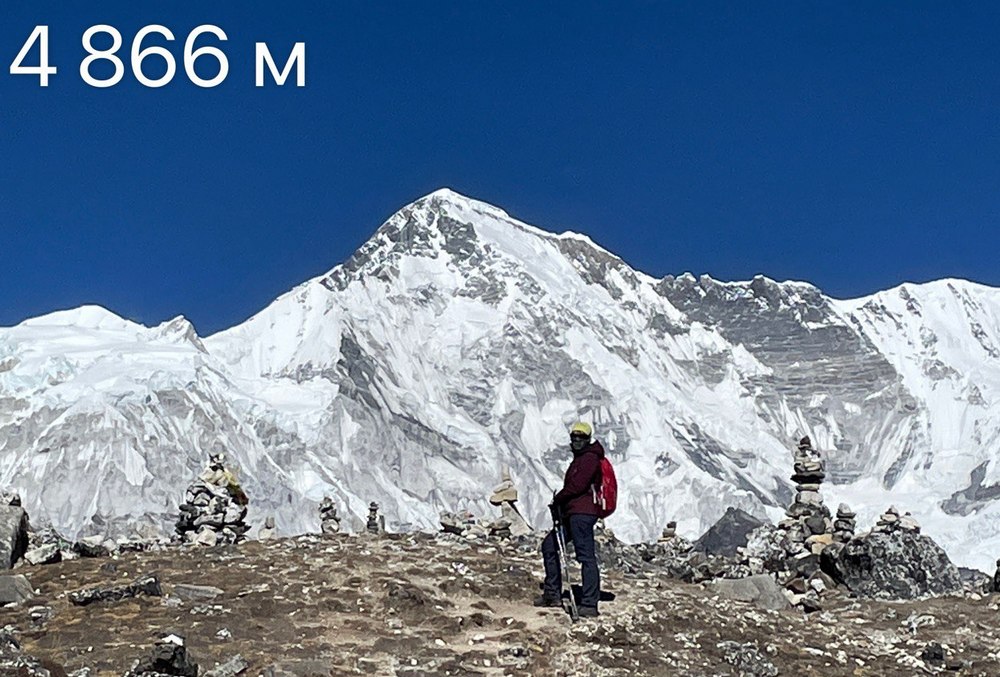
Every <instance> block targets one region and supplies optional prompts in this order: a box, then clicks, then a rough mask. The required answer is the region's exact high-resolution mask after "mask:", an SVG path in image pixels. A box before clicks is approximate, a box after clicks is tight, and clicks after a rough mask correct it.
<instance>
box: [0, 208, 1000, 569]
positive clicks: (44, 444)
mask: <svg viewBox="0 0 1000 677" xmlns="http://www.w3.org/2000/svg"><path fill="white" fill-rule="evenodd" d="M997 346H1000V292H998V291H997V290H994V289H990V288H987V287H982V286H978V285H974V284H971V283H967V282H960V281H942V282H937V283H930V284H927V285H904V286H903V287H900V288H898V289H895V290H890V291H887V292H883V293H880V294H877V295H875V296H872V297H869V298H865V299H859V300H855V301H837V300H833V299H830V298H829V297H826V296H824V295H823V294H822V293H821V292H820V291H819V290H817V289H816V288H814V287H812V286H810V285H807V284H803V283H776V282H773V281H771V280H767V279H765V278H757V279H755V280H753V281H751V282H748V283H720V282H716V281H714V280H711V279H709V278H706V277H703V278H700V279H696V278H694V277H693V276H690V275H684V276H681V277H678V278H669V277H668V278H665V279H662V280H656V279H653V278H651V277H648V276H646V275H644V274H642V273H640V272H638V271H635V270H633V269H631V268H630V267H629V266H628V265H627V264H626V263H624V262H623V261H622V260H621V259H619V258H617V257H616V256H614V255H613V254H611V253H609V252H607V251H605V250H603V249H601V248H600V247H599V246H597V245H595V244H594V243H592V242H591V241H590V240H588V239H587V238H585V237H583V236H579V235H575V234H570V233H567V234H562V235H554V234H551V233H547V232H545V231H541V230H538V229H536V228H534V227H532V226H529V225H527V224H524V223H521V222H519V221H517V220H515V219H513V218H511V217H509V216H508V215H507V214H505V213H504V212H503V211H501V210H499V209H497V208H495V207H491V206H489V205H486V204H483V203H481V202H477V201H474V200H470V199H468V198H464V197H462V196H460V195H458V194H456V193H453V192H451V191H447V190H443V191H438V192H436V193H433V194H431V195H429V196H427V197H425V198H422V199H420V200H418V201H416V202H414V203H413V204H411V205H408V206H407V207H405V208H403V209H402V210H400V211H399V212H398V213H397V214H395V215H393V216H392V217H391V218H390V219H389V220H388V221H387V222H386V223H385V224H384V225H383V226H382V227H381V228H379V229H378V231H377V232H376V233H375V235H374V236H373V237H372V238H371V240H370V241H369V242H368V243H367V244H365V245H364V246H363V247H362V248H361V249H360V250H359V251H358V252H357V253H356V254H355V255H354V256H352V257H351V259H349V260H348V261H347V262H345V263H344V264H343V265H341V266H338V267H337V268H334V269H333V270H332V271H330V273H328V274H326V275H323V276H321V277H319V278H316V279H314V280H310V281H308V282H306V283H304V284H303V285H300V286H299V287H297V288H296V289H294V290H292V291H291V292H289V293H288V294H285V295H284V296H282V297H280V298H279V299H277V300H276V301H275V302H274V303H273V304H271V305H270V306H268V307H267V308H265V309H264V310H262V311H261V312H260V313H258V314H257V315H255V316H254V317H252V318H250V319H249V320H247V321H246V322H245V323H243V324H241V325H239V326H237V327H234V328H232V329H230V330H227V331H225V332H222V333H220V334H217V335H215V336H211V337H207V338H199V337H198V336H197V335H196V334H195V333H194V332H193V330H192V329H191V328H190V325H189V324H187V323H186V322H184V321H183V319H178V320H174V321H172V322H170V323H166V324H165V325H163V326H161V327H156V328H145V327H141V326H139V325H135V324H133V323H129V322H127V321H125V320H122V319H120V318H117V317H115V316H114V315H112V314H110V313H107V311H103V310H101V309H96V308H85V309H78V310H75V311H67V312H65V313H56V314H53V315H50V316H46V317H43V318H38V319H36V320H31V321H28V322H26V323H23V324H21V325H18V326H17V327H12V328H9V329H2V330H0V402H2V403H3V404H4V406H3V407H2V408H0V482H2V483H4V484H8V485H13V486H15V487H16V488H18V489H19V490H20V491H21V494H22V496H24V498H25V500H26V504H27V506H28V509H29V512H30V513H31V514H32V515H33V516H35V517H38V518H44V519H48V520H51V521H52V522H54V523H55V524H56V526H57V527H59V528H60V529H63V530H66V531H67V532H69V535H78V534H79V533H82V532H90V531H107V530H112V531H113V530H116V529H119V530H120V529H125V528H131V525H132V524H133V523H135V522H136V521H143V520H145V521H148V522H149V523H150V524H152V525H158V524H161V523H162V524H166V523H167V521H168V520H172V519H174V518H175V516H176V515H175V512H176V508H177V504H178V502H179V501H180V500H182V498H183V489H184V486H186V484H187V482H188V481H189V480H190V477H191V476H193V475H194V474H195V473H196V472H197V470H198V469H199V468H200V466H201V465H202V463H203V462H204V460H205V459H206V458H207V456H208V454H209V453H211V452H213V451H215V450H217V449H225V451H226V452H227V454H228V457H229V458H230V459H231V460H232V461H233V463H234V464H235V465H236V466H237V467H238V468H239V471H240V478H241V480H242V482H243V484H244V487H245V488H246V490H247V493H248V494H249V495H250V497H251V512H250V516H249V517H248V519H249V520H250V521H251V522H256V523H260V522H262V521H263V516H264V515H266V514H274V515H276V517H277V520H276V521H277V526H278V529H279V531H283V532H285V533H289V532H299V531H303V530H315V531H318V530H319V524H318V518H317V517H316V515H317V514H318V513H317V511H316V504H318V502H319V501H320V500H321V499H322V497H323V496H324V495H325V494H330V495H332V496H334V497H335V498H336V499H337V501H338V502H339V503H340V504H341V505H343V506H345V510H344V517H345V524H344V526H345V528H352V526H353V528H358V527H360V526H361V522H360V520H361V518H362V516H363V515H364V514H365V512H366V509H367V505H368V502H369V501H371V500H376V501H378V502H379V503H380V504H381V505H382V507H383V510H384V511H385V512H386V514H387V516H388V526H389V528H390V529H403V528H428V529H434V528H436V527H437V519H438V514H439V513H440V512H441V511H443V510H449V511H460V510H471V511H472V512H474V513H476V514H486V513H488V511H489V506H488V504H487V501H486V497H487V496H488V493H489V490H490V488H491V487H492V486H493V485H494V484H495V483H496V481H497V479H498V477H499V474H500V470H501V468H502V467H504V466H506V467H509V468H510V469H511V472H512V474H513V475H514V477H515V478H516V479H517V482H518V486H519V487H520V488H521V507H522V510H523V511H524V512H525V515H526V516H527V517H528V519H529V520H531V521H534V522H536V523H537V524H539V525H541V524H543V523H544V521H545V515H546V510H545V505H546V503H547V502H548V499H549V496H550V495H551V491H552V489H553V488H555V487H556V486H557V484H558V482H559V480H560V477H561V472H562V470H563V469H564V467H565V464H566V462H567V460H568V458H567V457H568V454H567V452H566V451H565V449H564V446H565V445H564V442H565V440H564V438H565V430H566V425H567V424H568V423H569V422H570V421H572V420H575V419H577V418H584V419H587V420H590V421H592V422H593V423H594V424H595V426H596V429H597V434H598V436H599V437H600V438H601V439H602V441H604V442H605V446H607V447H609V448H610V449H611V450H613V454H612V460H613V462H614V463H615V465H616V468H617V470H618V475H619V480H620V483H621V484H620V486H621V495H620V498H619V506H620V507H619V511H618V513H616V515H615V516H614V517H613V518H612V519H611V520H610V525H611V526H612V527H613V528H614V529H615V531H616V533H618V534H619V535H620V536H624V537H626V538H628V539H630V540H638V539H643V538H650V537H653V536H655V535H657V534H659V532H660V530H661V529H662V528H663V525H664V524H665V523H666V522H667V521H669V520H676V521H677V522H678V530H679V531H680V532H681V533H685V534H687V535H689V536H694V535H697V534H699V533H701V532H702V531H704V529H705V528H707V527H708V526H709V525H710V524H712V523H713V522H714V521H715V519H717V518H718V516H719V515H721V514H722V512H724V510H725V509H726V508H727V507H730V506H733V507H739V508H741V509H743V510H746V511H747V512H749V513H751V514H754V515H756V516H758V517H770V518H772V519H776V518H778V517H779V516H780V514H781V510H782V506H785V505H787V504H788V502H789V500H790V498H791V493H792V488H791V486H790V485H789V483H788V481H787V479H785V477H786V475H787V466H788V463H789V461H790V452H789V451H788V449H789V448H790V446H791V444H790V443H791V442H792V441H793V440H797V439H798V438H799V437H801V436H802V435H806V434H808V435H810V436H811V437H812V439H813V441H814V442H815V444H816V446H817V448H819V449H821V450H823V451H824V453H825V454H826V456H827V458H826V460H827V468H828V472H829V477H828V483H827V485H825V488H824V491H825V492H826V493H827V496H828V497H829V499H830V500H832V501H834V502H837V501H840V500H844V501H846V502H848V503H849V504H850V505H851V506H852V507H854V508H855V509H856V510H857V511H858V519H859V523H860V525H861V526H862V527H864V526H866V521H871V520H873V519H874V517H875V515H877V514H878V512H880V510H881V509H882V508H884V506H885V505H888V504H890V503H895V504H898V505H900V506H903V507H905V508H906V509H907V510H910V511H912V512H913V514H914V515H915V516H916V517H917V518H918V519H919V520H920V523H921V524H922V525H924V529H925V532H926V533H928V534H929V535H931V536H932V537H934V538H935V539H936V540H938V541H939V542H940V543H942V544H943V545H944V546H945V548H946V549H947V550H948V551H949V552H950V553H951V554H952V557H953V558H954V559H955V560H956V561H957V562H960V563H963V564H975V565H978V566H980V567H982V568H988V567H990V566H992V563H993V561H994V560H995V555H996V553H997V552H998V551H1000V509H998V508H997V504H996V503H995V499H996V498H997V497H998V495H1000V489H997V486H998V484H1000V477H998V475H1000V469H998V468H997V467H996V461H995V460H994V459H995V458H997V457H998V453H997V452H998V451H1000V408H998V407H1000V405H997V404H996V402H997V401H998V394H1000V358H998V357H997V351H998V348H997ZM351 519H353V520H354V521H355V523H354V524H353V525H352V524H351V523H350V522H351Z"/></svg>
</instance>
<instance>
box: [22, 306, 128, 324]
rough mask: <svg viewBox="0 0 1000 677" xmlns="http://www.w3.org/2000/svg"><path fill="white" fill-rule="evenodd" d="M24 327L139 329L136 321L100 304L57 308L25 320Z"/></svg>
mask: <svg viewBox="0 0 1000 677" xmlns="http://www.w3.org/2000/svg"><path fill="white" fill-rule="evenodd" d="M20 326H23V327H75V328H77V329H137V328H141V327H139V325H136V324H135V323H134V322H130V321H129V320H126V319H125V318H123V317H120V316H118V315H116V314H115V313H113V312H111V311H110V310H108V309H107V308H105V307H103V306H99V305H84V306H80V307H78V308H70V309H68V310H57V311H55V312H52V313H48V314H46V315H40V316H38V317H33V318H31V319H28V320H25V321H24V322H22V323H21V325H20Z"/></svg>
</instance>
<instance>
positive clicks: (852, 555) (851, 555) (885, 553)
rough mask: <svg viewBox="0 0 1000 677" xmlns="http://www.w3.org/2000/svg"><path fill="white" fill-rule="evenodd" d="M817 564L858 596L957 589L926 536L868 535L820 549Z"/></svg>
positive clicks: (951, 570) (957, 578)
mask: <svg viewBox="0 0 1000 677" xmlns="http://www.w3.org/2000/svg"><path fill="white" fill-rule="evenodd" d="M820 565H821V566H822V568H823V571H825V572H826V573H827V574H829V575H830V576H831V577H832V578H833V579H834V580H836V581H837V582H838V583H840V584H842V585H845V586H847V588H848V589H850V591H851V592H853V593H854V594H856V595H858V596H860V597H870V598H876V599H915V598H919V597H926V596H933V595H945V594H948V593H954V592H960V591H961V590H962V578H961V575H960V574H959V571H958V568H957V567H956V566H955V565H954V564H952V562H951V560H950V559H948V555H947V554H946V553H945V551H944V550H942V549H941V547H940V546H939V545H938V544H937V543H935V542H934V541H933V540H932V539H931V538H930V537H928V536H924V535H921V534H918V533H916V532H913V531H905V530H893V531H872V532H870V533H868V534H866V535H863V536H860V537H856V538H854V539H852V540H850V541H848V542H847V543H844V544H840V543H834V544H833V545H831V546H828V547H827V548H825V549H824V550H823V553H822V555H821V557H820Z"/></svg>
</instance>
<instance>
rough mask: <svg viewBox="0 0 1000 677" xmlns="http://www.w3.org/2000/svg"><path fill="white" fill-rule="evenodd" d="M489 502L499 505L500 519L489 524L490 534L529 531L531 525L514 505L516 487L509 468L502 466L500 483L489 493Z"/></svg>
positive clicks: (517, 533) (500, 536)
mask: <svg viewBox="0 0 1000 677" xmlns="http://www.w3.org/2000/svg"><path fill="white" fill-rule="evenodd" d="M490 503H491V504H492V505H497V506H500V519H498V520H495V521H493V522H492V523H491V524H490V525H489V529H490V535H491V536H495V537H499V538H510V537H511V536H526V535H528V534H530V533H531V531H532V529H531V525H529V524H528V522H527V521H526V520H525V519H524V517H522V516H521V511H520V510H518V509H517V506H516V505H514V504H515V503H517V487H515V486H514V480H512V479H511V477H510V469H509V468H504V469H503V471H502V472H501V473H500V484H499V485H497V487H496V488H495V489H494V490H493V493H492V494H491V495H490Z"/></svg>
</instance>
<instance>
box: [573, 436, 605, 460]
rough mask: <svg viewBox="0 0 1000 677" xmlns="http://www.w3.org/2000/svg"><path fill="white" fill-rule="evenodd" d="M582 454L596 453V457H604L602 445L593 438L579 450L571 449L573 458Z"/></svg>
mask: <svg viewBox="0 0 1000 677" xmlns="http://www.w3.org/2000/svg"><path fill="white" fill-rule="evenodd" d="M584 454H597V458H604V447H603V446H602V445H601V443H600V442H599V441H597V440H594V441H593V442H591V443H590V444H588V445H587V446H585V447H584V448H583V449H581V450H580V451H576V450H573V458H578V457H579V456H583V455H584Z"/></svg>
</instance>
